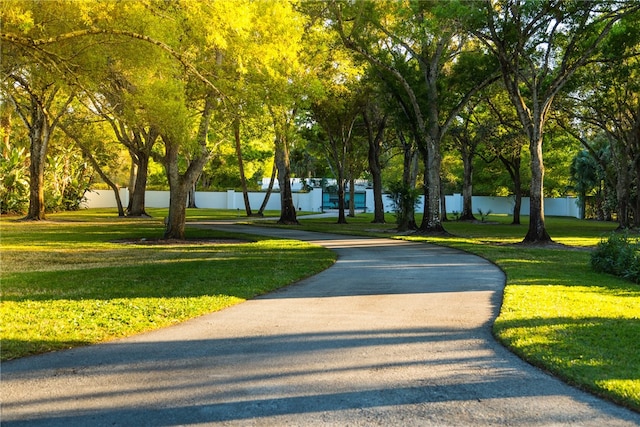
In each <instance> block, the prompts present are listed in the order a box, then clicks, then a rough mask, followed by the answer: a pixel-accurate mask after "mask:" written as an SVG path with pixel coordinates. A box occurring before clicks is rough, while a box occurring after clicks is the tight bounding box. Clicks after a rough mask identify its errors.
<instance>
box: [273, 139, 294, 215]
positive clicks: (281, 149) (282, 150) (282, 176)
mask: <svg viewBox="0 0 640 427" xmlns="http://www.w3.org/2000/svg"><path fill="white" fill-rule="evenodd" d="M276 165H277V168H278V184H279V185H280V219H279V220H278V223H279V224H288V225H297V224H299V222H298V218H297V214H296V208H295V206H294V205H293V192H292V191H291V168H290V164H289V148H288V147H287V141H286V140H285V137H284V135H276Z"/></svg>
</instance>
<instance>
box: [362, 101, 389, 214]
mask: <svg viewBox="0 0 640 427" xmlns="http://www.w3.org/2000/svg"><path fill="white" fill-rule="evenodd" d="M362 117H363V119H364V123H365V125H366V127H367V136H368V142H369V146H368V151H367V160H368V162H369V172H371V180H372V181H373V221H371V222H372V223H375V224H384V222H385V220H384V202H383V200H382V164H381V163H380V152H381V151H382V140H383V137H384V130H385V128H386V125H387V117H386V116H384V117H383V118H382V120H380V121H379V123H378V126H377V131H376V133H375V135H374V132H373V130H374V129H373V123H371V122H370V120H369V117H368V115H367V113H366V112H364V113H363V114H362Z"/></svg>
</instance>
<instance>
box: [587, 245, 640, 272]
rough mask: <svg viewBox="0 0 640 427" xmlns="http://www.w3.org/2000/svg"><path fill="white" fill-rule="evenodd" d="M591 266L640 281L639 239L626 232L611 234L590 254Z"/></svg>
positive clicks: (596, 269)
mask: <svg viewBox="0 0 640 427" xmlns="http://www.w3.org/2000/svg"><path fill="white" fill-rule="evenodd" d="M591 267H592V268H593V269H594V270H595V271H600V272H605V273H609V274H614V275H616V276H619V277H623V278H625V279H627V280H630V281H632V282H635V283H640V239H639V238H631V237H629V235H628V234H626V233H625V234H620V233H613V234H611V235H610V236H609V238H608V239H607V240H603V241H601V242H600V243H598V247H597V248H596V250H595V252H593V254H591Z"/></svg>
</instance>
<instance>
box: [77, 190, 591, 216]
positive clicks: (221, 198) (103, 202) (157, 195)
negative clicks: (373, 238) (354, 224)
mask: <svg viewBox="0 0 640 427" xmlns="http://www.w3.org/2000/svg"><path fill="white" fill-rule="evenodd" d="M362 191H364V192H365V194H366V207H367V212H373V210H374V206H373V190H371V189H369V188H367V189H364V190H362ZM85 196H86V198H87V200H86V202H85V203H84V207H86V208H115V207H116V198H115V196H114V194H113V191H111V190H92V191H90V192H87V193H86V195H85ZM128 196H129V194H128V191H127V190H126V189H122V190H120V197H121V199H122V203H123V204H124V205H125V206H126V205H127V203H128V201H129V199H128ZM264 196H265V193H264V192H251V193H249V201H250V203H251V209H252V210H254V211H256V210H258V209H259V208H260V205H261V204H262V201H263V200H264ZM383 200H384V204H385V211H386V212H392V211H393V208H392V205H391V203H390V200H389V198H388V197H384V199H383ZM472 203H473V211H474V214H476V213H478V209H480V210H481V211H482V212H483V213H486V212H488V211H491V212H492V213H494V214H507V215H511V214H513V206H514V204H515V201H514V198H513V197H489V196H473V201H472ZM293 204H294V206H295V207H296V209H297V210H301V211H306V212H321V211H322V189H320V188H315V189H313V190H312V191H310V192H306V193H303V192H294V193H293ZM145 205H146V206H147V207H150V208H166V207H169V192H168V191H147V192H146V199H145ZM196 205H197V206H198V207H199V208H215V209H238V210H242V211H243V210H244V209H245V207H244V199H243V197H242V192H237V191H234V190H228V191H226V192H224V191H223V192H208V191H207V192H205V191H198V192H196ZM446 205H447V213H449V214H451V213H454V212H461V211H462V195H461V194H453V195H448V196H446ZM544 206H545V208H544V211H545V215H549V216H568V217H575V218H580V208H579V206H578V203H577V199H576V198H575V197H564V198H546V199H545V201H544ZM422 207H423V205H422V204H421V205H420V207H419V208H418V211H419V212H421V211H422ZM267 210H280V193H278V192H274V193H272V194H271V197H270V198H269V203H268V204H267ZM520 213H521V214H522V215H529V198H528V197H523V198H522V208H521V211H520Z"/></svg>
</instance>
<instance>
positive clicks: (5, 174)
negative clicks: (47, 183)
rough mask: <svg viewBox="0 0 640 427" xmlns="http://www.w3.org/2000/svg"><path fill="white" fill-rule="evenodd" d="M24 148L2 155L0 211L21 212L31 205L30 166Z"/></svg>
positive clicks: (0, 159)
mask: <svg viewBox="0 0 640 427" xmlns="http://www.w3.org/2000/svg"><path fill="white" fill-rule="evenodd" d="M25 153H26V150H25V149H24V148H14V147H12V148H10V149H9V150H7V152H5V153H4V155H0V212H1V213H17V214H21V213H24V212H26V211H27V207H28V206H29V167H28V166H27V165H28V163H27V162H26V161H25V158H26V154H25Z"/></svg>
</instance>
